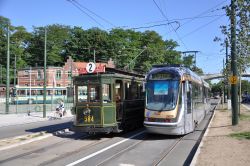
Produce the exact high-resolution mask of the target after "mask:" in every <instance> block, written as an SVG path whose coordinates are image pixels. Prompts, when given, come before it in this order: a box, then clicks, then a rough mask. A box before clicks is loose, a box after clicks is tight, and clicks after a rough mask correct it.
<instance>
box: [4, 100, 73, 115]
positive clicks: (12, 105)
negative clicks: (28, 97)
mask: <svg viewBox="0 0 250 166" xmlns="http://www.w3.org/2000/svg"><path fill="white" fill-rule="evenodd" d="M46 99H47V100H46V112H52V111H55V110H56V107H57V106H58V105H59V102H60V101H59V100H58V99H57V98H53V97H52V96H47V97H46ZM62 100H63V102H64V107H65V110H70V109H71V108H72V106H73V97H64V98H63V99H62ZM32 112H43V104H41V102H37V101H35V100H34V101H32V102H29V103H28V102H27V103H22V102H13V99H11V98H10V100H9V112H7V111H6V98H5V97H0V114H6V113H9V114H18V113H32Z"/></svg>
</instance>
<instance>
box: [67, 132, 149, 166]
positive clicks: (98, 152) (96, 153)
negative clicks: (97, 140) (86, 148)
mask: <svg viewBox="0 0 250 166" xmlns="http://www.w3.org/2000/svg"><path fill="white" fill-rule="evenodd" d="M143 133H145V131H142V132H140V133H137V134H135V135H132V136H131V137H129V138H126V139H124V140H122V141H120V142H117V143H115V144H113V145H110V146H108V147H106V148H104V149H101V150H99V151H97V152H95V153H92V154H90V155H88V156H86V157H83V158H81V159H79V160H76V161H75V162H73V163H70V164H67V165H66V166H74V165H76V164H79V163H81V162H83V161H85V160H88V159H90V158H92V157H94V156H96V155H98V154H100V153H102V152H105V151H107V150H109V149H111V148H113V147H115V146H117V145H119V144H122V143H124V142H126V141H128V140H129V139H131V138H134V137H136V136H138V135H141V134H143Z"/></svg>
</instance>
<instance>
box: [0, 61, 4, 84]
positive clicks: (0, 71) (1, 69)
mask: <svg viewBox="0 0 250 166" xmlns="http://www.w3.org/2000/svg"><path fill="white" fill-rule="evenodd" d="M0 74H1V79H0V81H1V82H0V84H2V83H3V68H2V65H1V64H0Z"/></svg>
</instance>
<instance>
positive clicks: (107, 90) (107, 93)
mask: <svg viewBox="0 0 250 166" xmlns="http://www.w3.org/2000/svg"><path fill="white" fill-rule="evenodd" d="M102 98H103V103H110V102H111V100H110V99H111V85H110V84H103V85H102Z"/></svg>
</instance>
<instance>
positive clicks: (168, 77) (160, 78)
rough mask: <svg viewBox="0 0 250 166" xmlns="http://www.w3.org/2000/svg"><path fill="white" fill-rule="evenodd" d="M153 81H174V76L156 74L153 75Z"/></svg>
mask: <svg viewBox="0 0 250 166" xmlns="http://www.w3.org/2000/svg"><path fill="white" fill-rule="evenodd" d="M151 76H152V77H151V79H155V80H162V79H164V80H165V79H172V78H173V77H172V75H171V74H170V73H155V74H152V75H151Z"/></svg>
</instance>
